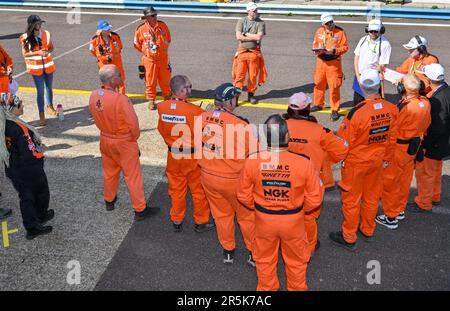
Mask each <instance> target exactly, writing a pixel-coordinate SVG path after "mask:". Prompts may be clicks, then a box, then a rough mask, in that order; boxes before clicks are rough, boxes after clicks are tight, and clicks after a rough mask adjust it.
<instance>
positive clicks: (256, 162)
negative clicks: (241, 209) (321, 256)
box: [237, 148, 322, 291]
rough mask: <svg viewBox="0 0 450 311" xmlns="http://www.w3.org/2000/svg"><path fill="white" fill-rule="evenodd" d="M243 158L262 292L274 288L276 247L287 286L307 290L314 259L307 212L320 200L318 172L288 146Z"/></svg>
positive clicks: (242, 196)
mask: <svg viewBox="0 0 450 311" xmlns="http://www.w3.org/2000/svg"><path fill="white" fill-rule="evenodd" d="M258 156H259V157H257V158H249V159H248V160H246V161H245V166H244V169H243V171H242V174H241V177H240V180H239V186H238V189H239V190H238V193H237V196H238V199H239V201H240V202H242V204H244V205H245V206H246V207H247V208H248V209H251V210H255V212H254V213H255V240H254V244H253V258H254V260H255V262H256V272H257V275H258V287H257V290H258V291H276V290H278V288H279V282H278V277H277V266H278V251H279V249H280V247H281V253H282V255H283V260H284V264H285V267H286V281H287V289H288V290H290V291H294V290H308V286H307V284H306V270H307V267H308V261H309V258H310V249H309V243H308V238H307V236H306V232H305V221H304V218H305V216H304V213H308V212H312V211H313V210H315V209H317V208H318V207H320V205H321V203H322V190H321V186H320V179H319V176H318V172H317V170H316V168H315V167H314V164H313V163H312V161H310V160H309V159H308V158H307V157H306V156H302V155H298V154H295V153H292V152H289V151H288V150H287V148H285V149H270V148H269V151H263V152H261V153H258Z"/></svg>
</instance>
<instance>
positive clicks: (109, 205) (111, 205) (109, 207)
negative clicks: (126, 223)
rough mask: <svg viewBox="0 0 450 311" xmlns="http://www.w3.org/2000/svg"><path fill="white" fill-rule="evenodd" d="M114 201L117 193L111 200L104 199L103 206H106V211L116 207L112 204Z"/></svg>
mask: <svg viewBox="0 0 450 311" xmlns="http://www.w3.org/2000/svg"><path fill="white" fill-rule="evenodd" d="M116 201H117V195H116V197H115V198H114V200H112V201H111V202H108V201H106V200H105V208H106V210H107V211H112V210H114V209H115V208H116V207H115V206H114V204H116Z"/></svg>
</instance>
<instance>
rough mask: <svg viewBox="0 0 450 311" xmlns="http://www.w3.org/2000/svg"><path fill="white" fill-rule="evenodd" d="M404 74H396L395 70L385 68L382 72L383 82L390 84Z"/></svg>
mask: <svg viewBox="0 0 450 311" xmlns="http://www.w3.org/2000/svg"><path fill="white" fill-rule="evenodd" d="M403 76H404V74H403V73H400V72H397V71H395V70H392V69H389V68H385V70H384V80H386V81H389V82H391V83H394V82H396V81H397V80H399V79H401V78H403Z"/></svg>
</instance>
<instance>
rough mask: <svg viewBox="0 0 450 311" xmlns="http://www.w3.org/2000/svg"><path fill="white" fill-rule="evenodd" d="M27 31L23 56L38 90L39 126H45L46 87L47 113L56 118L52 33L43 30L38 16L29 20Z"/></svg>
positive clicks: (23, 37)
mask: <svg viewBox="0 0 450 311" xmlns="http://www.w3.org/2000/svg"><path fill="white" fill-rule="evenodd" d="M27 22H28V26H27V31H26V33H24V34H23V35H21V36H20V42H21V43H22V55H23V57H24V58H25V64H26V67H27V72H28V73H29V74H31V75H32V77H33V80H34V84H35V85H36V90H37V104H38V109H39V125H40V126H44V125H45V124H46V122H45V114H44V87H45V90H46V91H45V95H46V96H45V97H46V100H47V112H48V113H49V114H50V115H52V116H56V115H57V113H56V110H55V108H54V107H53V87H52V84H53V73H54V72H55V71H56V66H55V63H54V62H53V58H52V54H51V53H52V52H53V43H52V40H51V35H50V32H49V31H47V30H44V29H42V23H43V22H45V21H43V20H42V19H41V18H40V17H39V16H37V15H30V16H29V17H28V19H27Z"/></svg>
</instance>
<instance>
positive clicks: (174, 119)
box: [161, 113, 186, 124]
mask: <svg viewBox="0 0 450 311" xmlns="http://www.w3.org/2000/svg"><path fill="white" fill-rule="evenodd" d="M161 119H162V121H163V122H167V123H178V124H185V123H186V117H185V116H173V115H170V114H165V113H163V114H162V115H161Z"/></svg>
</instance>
